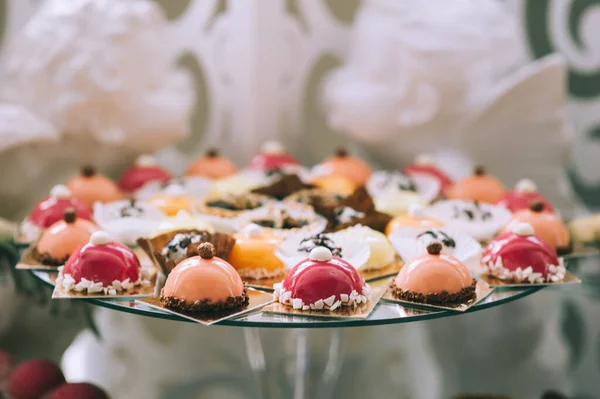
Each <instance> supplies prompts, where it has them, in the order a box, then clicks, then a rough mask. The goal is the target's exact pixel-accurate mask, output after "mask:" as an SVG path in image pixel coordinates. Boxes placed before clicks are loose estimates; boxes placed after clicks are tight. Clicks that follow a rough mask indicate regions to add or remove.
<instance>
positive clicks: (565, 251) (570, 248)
mask: <svg viewBox="0 0 600 399" xmlns="http://www.w3.org/2000/svg"><path fill="white" fill-rule="evenodd" d="M571 252H573V241H571V242H569V245H568V246H566V247H558V248H556V254H557V255H558V256H563V255H568V254H570V253H571Z"/></svg>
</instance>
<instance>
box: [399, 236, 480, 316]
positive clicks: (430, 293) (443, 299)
mask: <svg viewBox="0 0 600 399" xmlns="http://www.w3.org/2000/svg"><path fill="white" fill-rule="evenodd" d="M476 284H477V281H476V280H475V279H474V278H473V277H472V276H471V274H470V273H469V270H468V269H467V267H466V266H465V265H464V264H463V263H462V262H460V261H459V260H458V259H456V258H455V257H453V256H452V255H448V254H444V253H442V244H440V243H439V242H433V243H431V244H429V245H428V246H427V253H426V254H423V255H420V256H418V257H416V258H414V259H412V260H411V261H410V262H408V263H407V264H406V265H404V267H403V268H402V270H400V273H398V275H397V276H396V278H395V279H394V282H393V284H392V293H393V295H394V296H395V297H396V298H398V299H400V300H404V301H410V302H416V303H424V304H432V305H433V304H435V305H454V304H462V303H467V302H469V301H471V300H472V299H474V298H475V286H476Z"/></svg>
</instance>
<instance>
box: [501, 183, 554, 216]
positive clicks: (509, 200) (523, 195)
mask: <svg viewBox="0 0 600 399" xmlns="http://www.w3.org/2000/svg"><path fill="white" fill-rule="evenodd" d="M533 202H540V203H542V205H543V206H544V210H545V211H546V212H554V208H553V207H552V204H550V201H548V199H547V198H546V197H544V196H543V195H542V194H540V193H539V192H538V191H537V187H536V186H535V184H534V183H533V182H532V181H530V180H528V179H523V180H521V181H519V182H518V183H517V184H516V185H515V188H514V190H512V191H509V192H507V193H506V194H505V195H504V197H502V199H500V201H498V203H497V205H501V206H503V207H505V208H506V209H508V210H510V211H511V212H517V211H520V210H523V209H529V205H530V204H531V203H533Z"/></svg>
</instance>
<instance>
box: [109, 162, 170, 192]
mask: <svg viewBox="0 0 600 399" xmlns="http://www.w3.org/2000/svg"><path fill="white" fill-rule="evenodd" d="M170 179H171V174H170V173H169V172H168V171H167V170H165V169H163V168H161V167H160V166H158V164H157V163H156V159H154V157H153V156H151V155H142V156H140V157H139V158H138V159H137V160H136V162H135V165H134V166H132V167H131V168H129V169H128V170H127V171H126V172H125V173H123V175H122V176H121V179H120V180H119V188H120V189H121V190H122V191H123V192H125V193H129V194H131V193H133V192H135V191H136V190H138V189H140V188H142V187H143V186H144V185H145V184H146V183H150V182H153V181H159V182H166V181H168V180H170Z"/></svg>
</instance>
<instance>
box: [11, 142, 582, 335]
mask: <svg viewBox="0 0 600 399" xmlns="http://www.w3.org/2000/svg"><path fill="white" fill-rule="evenodd" d="M15 241H16V242H17V243H18V244H22V245H23V253H22V258H21V260H20V262H19V264H18V265H17V268H18V269H24V270H29V271H30V272H31V273H33V274H34V275H35V276H36V277H38V278H39V279H41V280H42V281H44V282H46V283H47V284H49V285H52V286H53V287H54V290H53V294H52V298H53V299H56V300H69V299H71V300H83V301H88V302H91V303H92V304H95V305H99V306H103V307H107V308H111V309H115V310H119V311H123V312H130V313H135V314H139V315H144V316H150V317H157V318H164V319H171V320H180V321H191V322H196V323H200V324H203V325H212V324H217V323H218V324H222V325H233V326H242V327H286V328H287V327H291V328H293V327H301V328H312V327H314V328H317V327H350V326H365V325H378V324H393V323H404V322H409V321H417V320H424V319H431V318H439V317H446V316H453V315H458V314H461V313H464V312H473V311H477V310H482V309H486V308H489V307H492V306H497V305H500V304H503V303H506V302H509V301H513V300H515V299H518V298H522V297H524V296H527V295H530V294H532V293H534V292H536V291H538V290H540V289H542V288H543V287H546V286H557V287H559V286H562V285H565V284H577V283H580V282H581V281H580V280H579V278H578V277H577V276H575V275H574V274H573V273H571V272H570V271H569V270H568V269H569V268H570V267H571V266H576V265H577V262H579V261H580V260H581V259H584V258H585V254H586V253H588V252H584V251H583V250H582V249H581V248H580V243H579V242H577V240H574V239H573V234H572V231H571V232H570V231H569V227H568V225H567V224H566V223H565V221H564V220H562V218H561V216H560V214H559V213H558V212H556V211H555V210H554V208H553V206H552V204H551V203H550V201H548V199H547V198H546V197H545V196H544V195H543V194H542V193H539V192H538V191H537V188H536V186H535V183H534V182H532V181H531V180H528V179H522V180H521V181H520V182H518V183H517V185H516V186H515V187H514V188H513V189H507V188H506V187H505V186H504V184H503V183H502V182H500V181H499V180H497V179H496V178H495V177H494V176H493V175H490V174H488V173H487V172H486V171H485V169H484V168H483V167H481V166H478V167H476V168H475V169H474V170H472V171H466V173H465V177H463V178H462V179H458V180H456V181H452V180H451V179H450V178H449V177H448V176H447V175H446V173H445V172H444V171H443V170H441V169H440V168H439V167H437V166H436V165H435V162H434V161H433V160H432V159H430V158H428V157H419V159H417V160H415V162H414V163H413V164H411V165H408V166H406V167H405V168H404V169H402V170H393V171H373V170H371V168H370V166H369V165H367V164H366V163H364V162H363V161H362V160H361V159H359V158H356V157H353V156H351V155H349V154H348V153H347V152H346V151H344V150H339V151H338V152H337V153H336V154H335V155H334V156H332V157H331V158H328V159H326V160H324V161H323V162H321V163H320V164H318V165H316V166H315V167H313V168H307V167H305V166H303V165H301V164H300V163H299V162H298V161H297V160H296V159H295V158H294V157H293V156H292V155H291V154H289V153H287V152H286V151H285V149H284V148H282V146H281V145H280V144H279V143H275V142H271V143H266V144H265V146H264V148H263V149H262V150H261V152H260V153H259V154H257V155H256V156H255V157H254V158H253V159H252V161H251V162H250V164H249V165H248V166H247V167H246V168H244V169H242V170H238V169H237V167H236V165H235V164H233V163H232V162H231V161H229V160H228V159H226V158H224V157H222V156H220V155H219V154H218V152H216V151H214V150H211V151H209V152H208V153H207V154H206V155H204V156H203V157H200V158H198V159H197V160H196V161H194V163H192V164H191V165H190V167H189V169H188V170H187V171H186V173H185V174H184V176H180V177H173V176H172V175H171V174H170V173H169V172H168V171H167V170H166V169H164V168H162V167H161V166H160V165H157V164H156V161H155V160H154V159H153V158H152V157H149V156H143V157H140V159H139V160H138V162H137V163H136V165H134V166H132V167H131V168H130V169H129V170H128V171H127V172H125V174H124V175H123V176H122V177H121V179H120V181H119V182H118V183H116V182H113V181H112V180H111V179H109V178H108V177H106V176H104V175H101V174H99V173H97V172H96V171H95V170H94V168H92V167H89V166H87V167H84V168H82V171H81V174H80V175H79V176H75V177H73V178H72V179H71V180H69V181H67V182H65V184H64V185H61V184H59V185H57V186H55V187H54V188H53V189H52V191H51V192H50V194H49V196H48V197H46V198H44V199H41V200H40V202H39V203H38V204H37V205H36V206H35V208H34V209H33V210H32V211H31V213H30V214H29V216H28V217H27V218H26V219H25V220H23V222H22V223H21V224H20V226H19V229H18V232H17V234H16V237H15Z"/></svg>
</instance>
